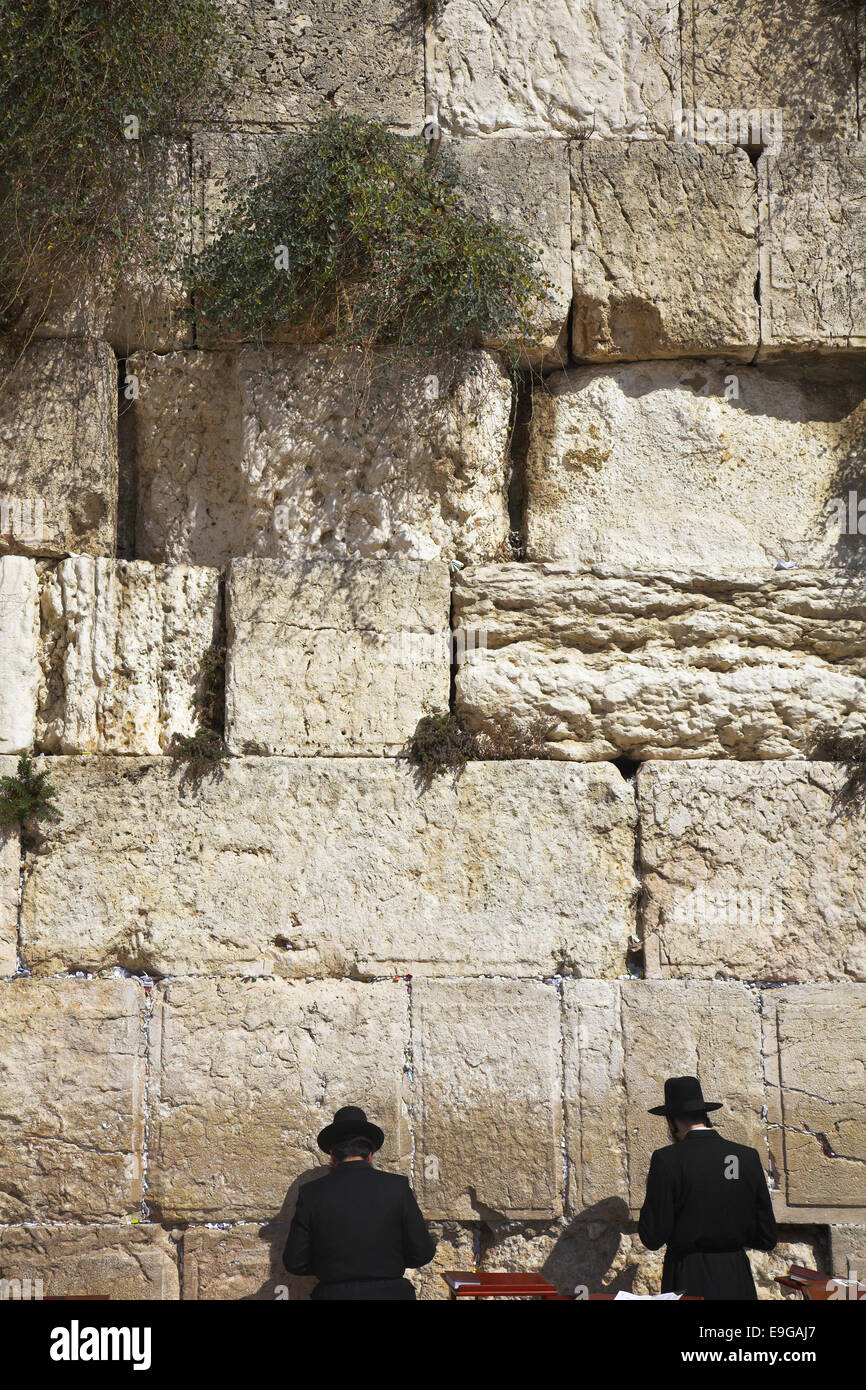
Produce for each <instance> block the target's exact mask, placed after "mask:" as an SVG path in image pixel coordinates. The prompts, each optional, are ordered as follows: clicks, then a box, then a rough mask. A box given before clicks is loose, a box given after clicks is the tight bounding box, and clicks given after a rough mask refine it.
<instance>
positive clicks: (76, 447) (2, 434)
mask: <svg viewBox="0 0 866 1390" xmlns="http://www.w3.org/2000/svg"><path fill="white" fill-rule="evenodd" d="M0 359H2V360H0V369H2V372H3V374H4V386H3V409H2V414H0V497H2V502H3V507H2V511H3V513H5V515H3V516H2V524H0V551H3V552H7V553H8V552H12V553H24V554H30V555H63V554H65V553H67V552H68V551H83V552H84V553H86V554H89V555H110V554H112V553H113V550H114V533H115V525H116V520H117V364H116V361H115V358H114V354H113V352H112V351H111V348H110V347H109V346H108V343H103V342H80V341H75V340H71V339H70V340H68V341H66V342H63V341H56V342H55V341H50V342H32V343H30V344H29V346H28V347H27V348H25V349H24V351H23V353H22V354H21V355H20V356H19V355H17V354H16V352H14V351H13V350H12V348H10V347H9V345H8V344H3V345H2V348H0ZM7 372H8V377H6V373H7Z"/></svg>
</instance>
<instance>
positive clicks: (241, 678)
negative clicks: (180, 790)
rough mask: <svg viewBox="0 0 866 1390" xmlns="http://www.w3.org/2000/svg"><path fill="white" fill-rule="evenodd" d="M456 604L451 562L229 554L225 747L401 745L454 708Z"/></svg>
mask: <svg viewBox="0 0 866 1390" xmlns="http://www.w3.org/2000/svg"><path fill="white" fill-rule="evenodd" d="M450 602H451V583H450V575H449V572H448V566H447V564H446V563H445V562H444V561H434V562H431V563H429V564H418V563H416V562H414V561H411V560H410V561H400V560H358V561H342V562H341V561H328V560H322V561H309V562H307V563H306V564H301V563H295V562H292V561H276V560H233V561H232V564H231V569H230V572H229V579H228V585H227V615H228V634H229V637H228V667H227V681H226V729H227V736H228V741H229V747H230V748H231V749H232V751H233V752H237V753H288V754H306V753H325V754H330V755H335V754H347V755H348V754H352V753H355V754H358V753H373V754H375V753H380V754H381V753H399V752H400V750H401V748H402V747H403V746H404V744H405V743H406V740H407V739H408V738H409V737H410V736H411V734H412V733H413V731H414V729H415V726H416V725H417V723H418V720H419V719H420V718H421V716H422V715H423V714H425V713H432V712H433V711H434V710H440V709H447V707H448V701H449V689H450V680H451V655H450V642H449V638H450V630H449V621H450V616H449V614H450ZM264 673H267V674H266V675H265V674H264ZM264 686H266V693H265V688H264Z"/></svg>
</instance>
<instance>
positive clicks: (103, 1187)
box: [0, 979, 145, 1224]
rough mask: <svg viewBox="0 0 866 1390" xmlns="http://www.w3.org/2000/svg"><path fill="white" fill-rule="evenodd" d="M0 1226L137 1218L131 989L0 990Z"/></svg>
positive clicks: (137, 1061) (138, 1051) (31, 986)
mask: <svg viewBox="0 0 866 1390" xmlns="http://www.w3.org/2000/svg"><path fill="white" fill-rule="evenodd" d="M0 1036H2V1037H3V1040H4V1042H3V1056H2V1059H0V1116H2V1118H0V1222H4V1223H9V1224H14V1223H19V1222H24V1221H34V1222H40V1221H51V1222H54V1221H68V1220H78V1221H93V1220H100V1221H106V1220H109V1221H110V1220H117V1219H118V1218H120V1217H123V1216H125V1215H132V1214H135V1215H137V1214H138V1211H139V1203H140V1201H141V1168H142V1142H143V1138H144V1108H143V1107H144V1080H145V1063H144V995H143V993H142V991H141V989H140V987H139V986H138V985H137V984H136V983H135V981H133V980H68V979H66V980H30V979H18V980H13V981H9V982H7V983H6V984H2V985H0Z"/></svg>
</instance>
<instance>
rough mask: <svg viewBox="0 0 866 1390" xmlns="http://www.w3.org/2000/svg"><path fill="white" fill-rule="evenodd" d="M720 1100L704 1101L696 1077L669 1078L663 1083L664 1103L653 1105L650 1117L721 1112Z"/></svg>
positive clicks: (672, 1117)
mask: <svg viewBox="0 0 866 1390" xmlns="http://www.w3.org/2000/svg"><path fill="white" fill-rule="evenodd" d="M721 1108H722V1102H721V1101H720V1100H704V1093H703V1091H702V1090H701V1083H700V1081H699V1080H698V1078H697V1077H696V1076H669V1077H668V1079H667V1081H666V1082H665V1103H664V1105H655V1106H653V1108H652V1110H650V1112H649V1113H650V1114H651V1115H667V1116H668V1118H669V1119H674V1117H675V1116H676V1115H695V1114H700V1112H701V1111H702V1110H721Z"/></svg>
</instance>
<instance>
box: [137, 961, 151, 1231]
mask: <svg viewBox="0 0 866 1390" xmlns="http://www.w3.org/2000/svg"><path fill="white" fill-rule="evenodd" d="M137 983H138V986H139V988H140V989H142V990H143V991H144V1015H143V1019H142V1026H143V1029H144V1094H143V1097H142V1106H143V1110H144V1114H143V1117H142V1130H141V1220H142V1221H150V1207H149V1205H148V1201H147V1167H148V1157H149V1145H150V1098H151V1085H152V1072H151V1045H150V1029H151V1024H152V1022H153V988H152V986H151V988H150V989H147V988H146V987H145V985H144V984H143V983H142V981H141V980H138V981H137Z"/></svg>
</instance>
